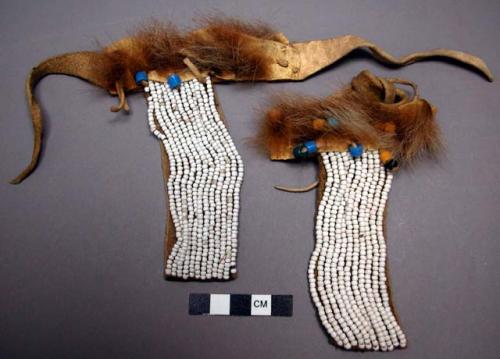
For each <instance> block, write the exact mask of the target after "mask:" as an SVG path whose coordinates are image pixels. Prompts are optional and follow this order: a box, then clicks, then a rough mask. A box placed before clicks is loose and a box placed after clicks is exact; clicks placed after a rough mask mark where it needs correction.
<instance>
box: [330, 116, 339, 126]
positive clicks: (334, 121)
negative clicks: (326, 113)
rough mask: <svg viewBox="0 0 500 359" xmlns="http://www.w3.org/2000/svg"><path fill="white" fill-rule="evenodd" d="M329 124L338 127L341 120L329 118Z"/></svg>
mask: <svg viewBox="0 0 500 359" xmlns="http://www.w3.org/2000/svg"><path fill="white" fill-rule="evenodd" d="M327 121H328V124H329V125H330V126H332V127H335V126H338V125H339V120H337V119H336V118H335V117H329V118H328V119H327Z"/></svg>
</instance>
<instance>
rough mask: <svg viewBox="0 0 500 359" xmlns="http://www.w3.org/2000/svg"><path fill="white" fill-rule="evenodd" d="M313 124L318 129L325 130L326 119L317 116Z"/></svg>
mask: <svg viewBox="0 0 500 359" xmlns="http://www.w3.org/2000/svg"><path fill="white" fill-rule="evenodd" d="M312 125H313V128H314V129H315V130H316V131H321V130H324V129H325V128H326V121H325V120H323V119H322V118H315V119H314V120H313V123H312Z"/></svg>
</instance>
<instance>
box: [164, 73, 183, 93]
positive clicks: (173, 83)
mask: <svg viewBox="0 0 500 359" xmlns="http://www.w3.org/2000/svg"><path fill="white" fill-rule="evenodd" d="M181 83H182V80H181V78H180V77H179V75H177V74H172V75H170V76H169V77H168V79H167V84H168V87H170V88H171V89H172V90H173V89H176V88H178V87H179V86H180V85H181Z"/></svg>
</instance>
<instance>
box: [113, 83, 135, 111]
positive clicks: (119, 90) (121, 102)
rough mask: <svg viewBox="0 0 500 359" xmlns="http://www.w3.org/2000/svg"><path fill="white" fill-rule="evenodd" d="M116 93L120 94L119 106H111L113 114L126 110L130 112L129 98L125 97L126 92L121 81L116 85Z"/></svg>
mask: <svg viewBox="0 0 500 359" xmlns="http://www.w3.org/2000/svg"><path fill="white" fill-rule="evenodd" d="M115 89H116V93H117V94H118V100H119V103H118V106H111V109H110V110H111V112H118V111H120V110H125V111H126V112H129V111H130V107H129V106H128V102H127V97H126V96H125V91H124V90H123V85H122V83H121V82H120V81H116V83H115Z"/></svg>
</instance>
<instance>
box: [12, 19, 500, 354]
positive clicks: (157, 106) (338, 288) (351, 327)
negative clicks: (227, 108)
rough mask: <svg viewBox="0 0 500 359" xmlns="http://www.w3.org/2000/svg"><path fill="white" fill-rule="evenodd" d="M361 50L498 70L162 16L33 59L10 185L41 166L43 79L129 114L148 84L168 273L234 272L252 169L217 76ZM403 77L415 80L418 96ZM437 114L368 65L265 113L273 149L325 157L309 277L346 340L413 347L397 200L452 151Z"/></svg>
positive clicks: (323, 315)
mask: <svg viewBox="0 0 500 359" xmlns="http://www.w3.org/2000/svg"><path fill="white" fill-rule="evenodd" d="M357 49H365V50H366V51H368V52H369V53H370V54H371V55H372V56H373V57H374V58H375V59H377V60H378V61H381V62H383V63H387V64H390V65H393V66H404V65H407V64H410V63H412V62H415V61H419V60H422V59H427V58H431V57H440V58H443V57H444V58H449V59H451V60H453V61H455V62H457V63H461V64H464V65H466V66H468V67H470V68H472V69H474V70H476V71H478V72H480V73H482V74H483V75H484V76H485V77H486V78H487V79H489V80H492V74H491V72H490V71H489V69H488V67H487V66H486V65H485V63H484V62H483V61H482V60H481V59H479V58H477V57H475V56H472V55H469V54H466V53H463V52H459V51H454V50H447V49H436V50H431V51H424V52H417V53H412V54H409V55H407V56H404V57H401V58H396V57H393V56H392V55H390V54H389V53H387V52H385V51H384V50H383V49H381V48H379V47H378V46H376V45H375V44H373V43H371V42H369V41H367V40H364V39H362V38H359V37H357V36H353V35H346V36H341V37H336V38H332V39H327V40H313V41H308V42H301V43H290V42H289V41H288V39H287V38H286V37H285V36H284V35H283V34H282V33H279V32H276V31H274V30H272V29H271V28H269V27H267V26H265V25H261V24H257V25H253V24H247V23H244V22H241V21H238V20H232V19H227V18H223V19H216V18H212V19H208V20H205V24H204V26H203V27H201V28H199V29H195V30H192V31H187V32H182V31H179V30H178V29H176V28H175V27H174V26H172V25H170V24H161V23H154V24H152V25H150V26H147V27H145V28H143V29H141V30H140V31H138V32H137V33H136V34H135V35H134V36H131V37H127V38H124V39H121V40H119V41H116V42H114V43H112V44H110V45H109V46H107V47H105V48H103V49H102V50H99V51H82V52H75V53H67V54H63V55H59V56H55V57H52V58H49V59H47V60H45V61H43V62H42V63H40V64H39V65H38V66H36V67H34V68H33V70H32V71H31V73H30V74H29V76H28V79H27V82H26V95H27V99H28V104H29V107H30V110H31V117H32V122H33V128H34V148H33V155H32V160H31V162H30V164H29V165H28V167H27V168H26V169H25V170H24V171H23V172H22V173H21V174H20V175H19V176H17V177H16V178H15V179H13V180H12V181H11V183H13V184H17V183H20V182H21V181H23V180H24V179H25V178H26V177H27V176H29V174H30V173H31V172H32V171H33V170H34V169H35V167H36V166H37V163H38V159H39V156H40V151H41V146H42V138H43V122H42V116H41V109H40V106H39V104H38V102H37V100H36V98H35V96H34V89H35V87H36V85H37V83H38V82H39V81H40V80H41V79H42V78H43V77H44V76H46V75H49V74H65V75H70V76H75V77H79V78H82V79H84V80H86V81H88V82H90V83H92V84H94V85H96V86H99V87H101V88H103V89H105V90H107V91H108V92H109V93H110V94H112V95H116V96H118V98H119V104H118V105H117V106H113V107H112V108H111V110H112V111H120V110H125V111H128V110H129V106H128V103H127V99H126V95H127V94H129V93H133V92H139V91H144V93H145V97H146V100H147V104H148V125H149V129H150V131H151V133H152V134H153V135H154V136H155V137H156V138H157V139H158V140H159V141H160V145H161V146H160V148H161V153H162V168H163V176H164V181H165V191H166V193H167V197H168V211H167V226H166V227H167V231H166V232H167V234H166V238H165V263H164V272H165V276H166V278H167V279H176V280H229V279H233V278H235V277H236V275H237V250H238V216H239V203H240V188H241V185H242V181H243V175H244V168H243V162H242V160H241V157H240V156H239V154H238V151H237V148H236V146H235V144H234V142H233V141H232V139H231V136H230V134H229V132H228V129H227V126H226V123H225V121H224V119H223V118H222V116H221V111H220V108H219V103H218V101H217V97H216V94H215V91H214V87H213V83H215V82H221V81H225V82H230V81H284V80H288V81H301V80H304V79H306V78H308V77H309V76H311V75H312V74H314V73H316V72H318V71H320V70H321V69H323V68H325V67H328V66H329V65H331V64H333V63H334V62H336V61H338V60H339V59H341V58H343V57H344V56H346V55H348V54H349V53H351V52H352V51H354V50H357ZM396 84H402V85H409V86H410V87H411V88H412V89H413V94H412V95H411V96H410V95H408V94H407V93H406V92H405V91H403V90H402V89H401V88H399V87H397V86H396ZM435 113H436V109H435V108H434V107H433V106H432V105H431V104H430V103H429V102H427V101H426V100H424V99H422V98H420V97H419V95H418V92H417V86H416V85H415V84H413V83H412V82H410V81H406V80H401V79H393V78H381V77H377V76H375V75H373V74H371V73H369V72H368V71H363V72H361V73H360V74H358V75H357V76H356V77H355V78H354V79H353V80H352V82H351V83H350V84H349V85H348V86H346V87H345V88H343V89H341V90H340V91H338V92H336V93H334V94H333V95H331V96H329V97H327V98H325V99H313V98H304V97H300V98H294V97H288V98H285V99H282V100H279V101H276V102H275V103H274V104H273V106H272V107H271V108H270V110H269V111H268V112H267V113H266V115H265V116H264V117H265V118H264V121H263V125H262V127H261V132H260V134H259V136H258V139H259V141H260V142H261V143H262V144H263V145H264V146H265V148H267V150H268V152H269V156H270V158H271V159H274V160H288V159H309V158H317V159H318V161H319V176H318V182H317V183H316V184H314V186H316V185H317V186H318V211H317V216H316V231H315V234H316V244H315V248H314V251H313V253H312V255H311V258H310V262H309V269H308V277H309V288H310V293H311V297H312V300H313V302H314V305H315V306H316V308H317V311H318V314H319V318H320V320H321V323H322V325H323V326H324V328H325V329H326V331H327V332H328V334H329V335H330V336H331V338H332V339H333V341H334V342H335V344H337V345H338V346H340V347H343V348H345V349H361V350H383V351H388V350H393V349H395V348H402V347H405V346H406V338H405V335H404V333H403V331H402V329H401V327H400V325H399V322H398V320H397V318H396V315H395V312H394V310H393V305H392V303H391V298H390V295H389V288H388V281H387V275H386V243H385V239H384V210H385V205H386V201H387V198H388V193H389V190H390V186H391V182H392V178H393V173H392V171H393V170H394V169H396V168H398V167H399V164H400V163H401V164H402V165H404V164H407V163H410V162H411V161H413V160H415V159H416V158H418V157H419V156H421V155H425V154H434V153H436V152H437V151H438V150H439V148H440V146H441V142H440V136H439V129H438V127H437V124H436V122H435ZM314 186H310V188H313V187H314ZM281 189H285V190H291V191H297V190H294V189H287V188H281Z"/></svg>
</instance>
